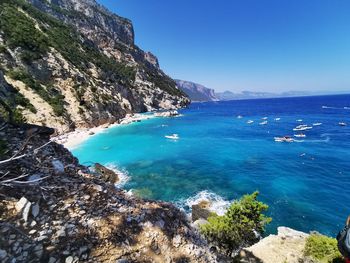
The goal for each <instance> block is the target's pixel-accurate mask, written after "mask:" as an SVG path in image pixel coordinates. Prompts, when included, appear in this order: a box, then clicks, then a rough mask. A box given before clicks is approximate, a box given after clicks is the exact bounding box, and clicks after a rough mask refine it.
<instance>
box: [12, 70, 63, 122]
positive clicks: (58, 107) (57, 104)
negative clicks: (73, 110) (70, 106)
mask: <svg viewBox="0 0 350 263" xmlns="http://www.w3.org/2000/svg"><path fill="white" fill-rule="evenodd" d="M7 74H8V76H9V77H10V78H12V79H14V80H19V81H22V82H23V83H24V84H25V85H26V86H27V87H29V88H31V89H32V90H34V91H35V92H36V93H37V94H38V95H39V96H40V97H41V98H42V99H43V100H45V101H46V102H47V103H48V104H50V105H51V107H52V109H53V111H54V113H55V114H56V115H57V116H62V115H63V114H64V113H66V111H65V108H64V96H63V95H62V94H61V93H60V92H59V91H58V90H56V89H54V88H52V87H51V88H47V89H45V88H44V87H43V86H42V85H41V84H40V83H39V82H38V81H36V80H35V79H33V78H32V77H31V76H30V75H29V74H28V73H27V72H26V71H24V70H22V69H16V70H11V71H8V73H7ZM29 109H30V108H29ZM34 110H35V109H34Z"/></svg>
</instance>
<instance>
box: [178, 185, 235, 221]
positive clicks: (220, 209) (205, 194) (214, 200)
mask: <svg viewBox="0 0 350 263" xmlns="http://www.w3.org/2000/svg"><path fill="white" fill-rule="evenodd" d="M201 201H208V202H209V203H210V207H209V210H210V211H213V212H215V213H216V214H218V215H223V214H225V212H226V209H227V208H228V207H229V205H230V203H231V202H230V201H227V200H225V199H224V198H222V197H221V196H220V195H217V194H215V193H213V192H209V191H207V190H204V191H201V192H199V193H197V194H196V195H194V196H191V197H189V198H187V199H182V200H179V201H177V202H175V204H176V206H178V207H179V208H180V209H183V210H185V212H186V213H190V212H191V208H192V205H195V204H198V203H199V202H201Z"/></svg>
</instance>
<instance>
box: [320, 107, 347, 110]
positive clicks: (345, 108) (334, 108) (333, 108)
mask: <svg viewBox="0 0 350 263" xmlns="http://www.w3.org/2000/svg"><path fill="white" fill-rule="evenodd" d="M322 109H332V110H350V107H332V106H322Z"/></svg>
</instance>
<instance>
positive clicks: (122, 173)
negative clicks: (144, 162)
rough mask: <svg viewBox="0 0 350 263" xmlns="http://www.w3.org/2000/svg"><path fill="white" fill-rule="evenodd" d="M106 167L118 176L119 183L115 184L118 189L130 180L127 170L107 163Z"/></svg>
mask: <svg viewBox="0 0 350 263" xmlns="http://www.w3.org/2000/svg"><path fill="white" fill-rule="evenodd" d="M106 167H107V168H108V169H111V170H112V171H113V172H115V173H116V174H117V175H118V178H119V181H118V183H116V184H115V186H116V187H118V188H121V187H123V186H124V185H125V184H126V183H127V182H128V181H129V180H130V176H129V174H128V172H127V171H126V170H125V169H120V168H119V167H118V166H117V165H116V164H114V163H107V164H106Z"/></svg>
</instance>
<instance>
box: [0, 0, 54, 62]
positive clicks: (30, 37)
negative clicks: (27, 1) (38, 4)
mask: <svg viewBox="0 0 350 263" xmlns="http://www.w3.org/2000/svg"><path fill="white" fill-rule="evenodd" d="M2 2H7V1H1V2H0V3H2ZM0 29H1V30H2V31H3V33H4V36H5V39H6V42H7V44H8V45H9V47H10V48H16V47H21V48H23V49H24V51H25V53H24V54H26V57H27V58H29V57H30V58H31V59H38V58H40V57H41V56H42V55H43V54H45V53H46V52H47V51H48V47H49V41H48V39H47V37H46V36H45V35H44V34H43V33H42V32H40V31H39V30H37V29H36V28H35V24H34V22H33V21H32V20H31V19H30V18H28V17H27V16H26V15H25V14H24V13H22V12H20V11H18V9H17V8H16V7H15V6H13V5H10V4H7V3H3V4H1V20H0Z"/></svg>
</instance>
